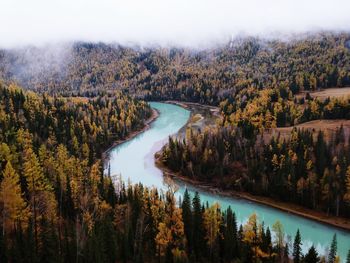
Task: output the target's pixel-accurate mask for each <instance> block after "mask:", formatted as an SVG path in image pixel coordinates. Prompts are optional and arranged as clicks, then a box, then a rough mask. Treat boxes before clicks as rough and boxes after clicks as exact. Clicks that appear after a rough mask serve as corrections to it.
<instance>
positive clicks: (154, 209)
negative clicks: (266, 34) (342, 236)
mask: <svg viewBox="0 0 350 263" xmlns="http://www.w3.org/2000/svg"><path fill="white" fill-rule="evenodd" d="M61 52H63V51H61ZM61 55H62V57H61ZM50 56H51V55H50V54H46V53H45V52H44V51H43V50H42V49H40V48H36V47H30V48H27V49H10V50H0V79H3V81H1V82H0V211H1V219H0V227H1V230H2V231H1V234H0V259H1V262H3V261H4V262H237V263H238V262H296V263H299V262H305V263H313V262H315V263H316V262H329V263H334V262H340V258H339V256H338V255H337V237H336V236H334V238H333V240H329V249H328V251H327V253H326V254H325V255H321V254H318V252H317V250H316V247H315V246H311V247H310V248H309V249H308V251H302V245H303V244H302V241H301V240H302V235H303V233H301V232H299V231H297V233H296V235H295V238H294V240H290V238H288V237H287V236H286V234H285V233H284V231H283V225H282V224H281V223H280V222H278V221H277V222H276V223H275V224H274V225H273V226H272V227H271V228H270V227H266V226H265V225H264V222H263V221H261V220H260V219H259V217H258V216H257V215H256V214H252V215H251V216H250V217H249V219H248V221H247V222H238V221H237V219H236V215H235V211H232V209H231V208H228V209H227V210H222V209H221V208H220V206H219V204H213V205H211V206H209V205H208V204H202V203H201V201H200V196H199V194H198V193H196V194H195V195H194V196H191V195H190V194H189V193H188V192H187V191H186V192H185V194H184V195H183V196H182V197H181V198H180V200H176V198H175V195H174V194H175V190H174V189H172V188H171V187H170V188H169V191H167V192H160V191H157V190H156V189H149V188H146V187H143V186H142V185H139V184H138V185H129V184H126V183H125V182H115V181H113V180H112V177H111V174H110V173H109V172H108V171H107V172H106V171H105V169H104V167H103V160H102V156H103V153H104V152H105V151H106V149H107V148H108V147H110V146H111V145H112V144H113V143H114V142H116V141H122V140H123V139H125V138H127V137H128V136H129V135H130V134H132V133H133V132H135V131H138V130H140V129H142V128H143V126H144V121H145V120H147V119H149V118H150V117H151V115H152V110H151V108H150V106H149V105H148V104H147V102H146V101H149V100H153V101H157V100H161V101H162V100H180V101H190V102H198V103H201V104H209V105H216V106H218V107H219V108H220V116H221V118H220V121H218V123H217V125H216V126H215V127H208V128H204V129H203V130H198V131H193V130H191V129H188V130H187V132H186V137H185V138H183V139H180V138H169V143H168V144H167V145H166V146H165V147H164V148H163V150H162V152H161V153H160V157H159V158H160V161H161V162H162V163H163V165H165V166H166V167H168V168H169V169H170V170H172V171H174V172H177V173H181V175H183V176H185V177H188V178H191V179H194V180H197V181H204V182H209V183H212V184H214V185H216V186H219V187H220V188H222V189H228V190H234V191H245V192H249V193H252V194H255V195H261V196H268V197H271V198H274V199H276V200H282V201H285V202H290V203H294V204H298V205H301V206H304V207H307V208H310V209H314V210H319V211H323V212H325V213H327V214H330V215H335V216H342V217H345V218H350V214H349V211H350V143H349V138H348V136H346V134H345V133H344V129H343V127H339V128H338V129H337V130H336V132H335V133H334V136H333V137H332V138H330V139H329V138H326V137H325V135H324V133H323V132H322V131H319V132H318V133H317V134H316V136H315V134H314V133H313V132H312V131H308V130H301V129H296V128H294V129H293V130H292V132H291V135H290V137H288V138H282V137H279V136H277V137H273V136H268V137H267V138H268V139H266V136H265V135H266V134H269V132H270V131H271V130H272V129H274V128H280V127H293V126H295V125H297V124H301V123H305V122H307V121H311V120H319V119H350V106H349V105H350V98H327V99H325V100H320V99H318V98H312V97H311V96H310V94H309V92H312V91H315V90H319V89H327V88H332V87H346V86H349V85H350V35H349V34H346V33H337V34H336V33H319V34H315V35H312V36H307V37H301V38H300V39H294V40H288V41H283V40H266V39H259V38H253V37H251V38H242V39H235V40H232V41H230V42H229V43H227V44H226V45H222V46H219V47H215V48H207V49H203V50H189V49H184V48H145V47H133V48H131V47H124V46H121V45H112V44H103V43H84V42H78V43H74V44H72V45H68V46H67V48H66V49H65V50H64V52H63V53H60V56H57V57H53V58H52V57H51V58H50ZM47 60H49V61H50V62H49V63H47ZM22 87H23V88H22ZM300 94H303V96H297V95H300ZM107 170H108V169H107ZM349 249H350V248H349ZM341 260H345V261H346V262H347V263H350V251H349V255H348V257H347V259H341Z"/></svg>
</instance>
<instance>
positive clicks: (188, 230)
mask: <svg viewBox="0 0 350 263" xmlns="http://www.w3.org/2000/svg"><path fill="white" fill-rule="evenodd" d="M181 208H182V218H183V222H184V228H185V236H186V239H187V246H188V253H189V254H191V252H192V246H193V245H192V210H191V199H190V195H189V193H188V191H187V189H186V190H185V193H184V197H183V202H182V205H181Z"/></svg>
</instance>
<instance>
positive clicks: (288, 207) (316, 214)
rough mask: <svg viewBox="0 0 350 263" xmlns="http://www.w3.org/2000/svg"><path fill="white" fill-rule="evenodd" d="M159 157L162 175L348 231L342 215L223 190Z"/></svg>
mask: <svg viewBox="0 0 350 263" xmlns="http://www.w3.org/2000/svg"><path fill="white" fill-rule="evenodd" d="M159 157H160V154H159V152H157V153H156V155H155V159H156V160H155V165H156V167H157V168H159V169H160V170H161V171H162V172H163V173H164V176H168V177H170V178H171V179H173V180H175V181H176V180H180V181H181V182H185V183H188V184H191V185H192V186H195V187H197V188H199V189H201V190H205V191H209V192H210V193H212V194H218V195H221V196H225V197H234V198H239V199H245V200H248V201H251V202H254V203H257V204H260V205H264V206H267V207H270V208H274V209H277V210H280V211H283V212H286V213H290V214H293V215H297V216H301V217H303V218H306V219H309V220H313V221H316V222H318V223H321V224H324V225H327V226H333V227H336V228H339V229H341V230H344V231H348V232H349V231H350V219H347V218H344V217H336V216H329V215H327V214H326V213H325V212H322V211H315V210H312V209H309V208H306V207H303V206H300V205H297V204H293V203H286V202H282V201H276V200H274V199H273V198H271V197H265V196H258V195H253V194H250V193H248V192H238V191H233V190H223V189H220V188H219V187H217V186H215V185H213V184H212V183H208V182H203V181H198V180H195V179H191V178H188V177H185V176H183V175H181V174H180V173H176V172H173V171H171V170H170V169H169V168H167V167H166V166H164V164H163V163H162V162H161V161H160V160H159Z"/></svg>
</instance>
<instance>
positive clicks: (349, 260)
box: [346, 249, 350, 263]
mask: <svg viewBox="0 0 350 263" xmlns="http://www.w3.org/2000/svg"><path fill="white" fill-rule="evenodd" d="M346 263H350V249H349V251H348V256H347V257H346Z"/></svg>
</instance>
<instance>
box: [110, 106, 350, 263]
mask: <svg viewBox="0 0 350 263" xmlns="http://www.w3.org/2000/svg"><path fill="white" fill-rule="evenodd" d="M151 106H152V107H154V108H156V109H157V110H158V111H159V112H160V116H159V117H158V118H157V120H156V121H155V122H153V123H152V124H151V128H150V129H149V130H147V131H145V132H144V133H141V134H139V135H138V136H136V137H135V138H134V139H132V140H130V141H128V142H125V143H123V144H121V145H119V146H117V147H115V148H114V149H112V150H111V152H110V158H109V160H110V169H111V174H112V175H116V174H118V175H121V176H122V178H123V179H124V180H125V181H127V180H130V181H131V182H132V183H138V182H141V183H142V184H143V185H145V186H155V187H157V188H159V189H164V190H165V189H167V187H166V185H165V184H164V182H163V174H162V172H161V171H160V170H159V169H158V168H157V167H155V165H154V153H155V152H157V151H158V150H159V149H160V148H161V147H162V145H164V143H166V142H167V140H168V137H169V136H170V135H172V134H175V133H176V132H177V131H178V130H179V129H180V128H181V127H183V126H184V125H185V124H186V122H187V120H188V118H189V116H190V112H189V111H187V110H185V109H183V108H181V107H179V106H175V105H171V104H164V103H155V102H154V103H151ZM177 184H178V185H179V190H178V194H182V193H183V192H184V191H185V188H186V187H187V189H188V190H190V192H191V193H192V194H193V192H194V191H198V192H199V193H200V195H201V199H202V201H203V202H208V203H209V204H211V203H213V202H219V203H220V205H221V207H222V208H223V209H226V208H227V207H228V206H231V207H232V209H233V210H234V211H235V213H236V216H237V219H238V221H239V222H240V223H242V222H245V221H246V220H247V218H248V216H249V215H251V214H252V213H254V212H255V213H256V214H257V215H258V217H259V219H260V221H264V222H265V225H268V226H270V227H271V226H272V225H273V223H274V222H276V220H279V221H281V222H282V224H283V226H284V230H285V233H286V234H287V235H289V236H290V238H291V240H293V239H294V234H295V233H296V231H297V229H298V228H299V229H300V232H301V234H302V240H303V249H304V252H305V250H306V249H308V248H309V247H310V246H311V244H315V246H316V248H317V250H318V251H319V253H322V254H323V253H325V252H326V251H327V249H328V247H329V245H330V242H331V240H332V237H333V234H334V233H336V234H337V240H338V254H339V255H340V256H341V259H342V261H344V260H345V258H346V254H347V251H348V250H349V249H350V233H349V232H346V231H342V230H340V229H338V228H334V227H330V226H326V225H323V224H320V223H317V222H315V221H311V220H308V219H305V218H302V217H298V216H294V215H292V214H289V213H285V212H282V211H279V210H276V209H273V208H269V207H267V206H263V205H259V204H256V203H253V202H249V201H246V200H242V199H236V198H231V197H230V198H229V197H224V196H220V195H214V194H212V193H208V192H204V191H202V190H199V189H196V188H195V187H194V186H190V185H187V186H185V185H184V184H183V183H182V182H177Z"/></svg>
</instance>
